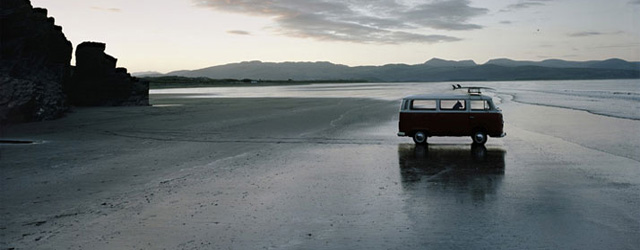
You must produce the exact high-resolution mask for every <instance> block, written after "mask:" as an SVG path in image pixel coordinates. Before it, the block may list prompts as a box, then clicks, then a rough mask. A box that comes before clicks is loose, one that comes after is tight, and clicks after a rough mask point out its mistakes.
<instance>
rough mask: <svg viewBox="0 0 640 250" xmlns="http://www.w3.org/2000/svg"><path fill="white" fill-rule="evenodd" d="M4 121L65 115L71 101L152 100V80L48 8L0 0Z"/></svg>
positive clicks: (19, 0) (123, 102) (140, 102)
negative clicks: (71, 36)
mask: <svg viewBox="0 0 640 250" xmlns="http://www.w3.org/2000/svg"><path fill="white" fill-rule="evenodd" d="M0 25H1V27H0V28H1V29H0V31H1V32H2V33H1V36H0V39H1V40H0V123H15V122H28V121H42V120H49V119H55V118H58V117H61V116H62V115H63V114H64V112H65V111H67V110H68V107H69V105H82V106H101V105H149V85H148V83H147V82H142V81H140V80H138V79H137V78H135V77H131V75H130V74H129V73H127V70H126V69H125V68H116V62H117V59H115V58H114V57H112V56H109V55H107V54H105V53H104V50H105V46H106V45H105V44H104V43H93V42H85V43H82V44H80V45H79V46H78V48H77V49H76V64H77V67H76V68H75V70H74V69H72V67H71V65H70V61H71V55H72V54H71V53H72V51H73V48H72V45H71V42H70V41H68V40H67V39H66V37H65V35H64V34H63V33H62V27H60V26H56V25H55V21H54V19H53V18H52V17H47V10H46V9H41V8H33V6H31V3H30V1H29V0H2V1H0Z"/></svg>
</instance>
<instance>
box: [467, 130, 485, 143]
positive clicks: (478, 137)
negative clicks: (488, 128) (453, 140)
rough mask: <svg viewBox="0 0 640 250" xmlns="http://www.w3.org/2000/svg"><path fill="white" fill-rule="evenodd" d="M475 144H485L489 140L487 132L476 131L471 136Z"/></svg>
mask: <svg viewBox="0 0 640 250" xmlns="http://www.w3.org/2000/svg"><path fill="white" fill-rule="evenodd" d="M471 139H472V140H473V144H479V145H484V144H485V143H486V142H487V133H485V132H484V131H476V132H474V133H473V135H472V136H471Z"/></svg>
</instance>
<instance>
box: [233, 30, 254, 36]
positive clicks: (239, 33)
mask: <svg viewBox="0 0 640 250" xmlns="http://www.w3.org/2000/svg"><path fill="white" fill-rule="evenodd" d="M227 33H229V34H234V35H244V36H247V35H251V33H249V32H248V31H244V30H229V31H227Z"/></svg>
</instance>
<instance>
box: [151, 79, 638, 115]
mask: <svg viewBox="0 0 640 250" xmlns="http://www.w3.org/2000/svg"><path fill="white" fill-rule="evenodd" d="M452 84H460V85H462V86H484V87H491V88H494V89H495V91H490V92H485V94H487V95H492V96H494V98H495V99H496V102H497V103H500V100H501V99H504V98H510V99H511V100H512V101H516V102H520V103H527V104H534V105H541V106H552V107H560V108H567V109H573V110H583V111H587V112H590V113H593V114H597V115H604V116H610V117H617V118H623V119H631V120H640V79H626V80H584V81H578V80H573V81H513V82H428V83H422V82H411V83H348V84H342V83H341V84H331V83H328V84H311V85H295V86H269V87H236V88H229V87H214V88H178V89H156V90H151V91H150V94H152V95H154V94H155V95H160V94H181V95H184V96H185V97H186V98H257V97H274V98H276V97H278V98H282V97H291V98H345V97H348V98H376V99H383V100H400V99H401V98H402V97H404V96H407V95H413V94H433V93H456V91H458V93H463V92H459V91H463V90H455V91H454V90H453V89H452V87H451V85H452Z"/></svg>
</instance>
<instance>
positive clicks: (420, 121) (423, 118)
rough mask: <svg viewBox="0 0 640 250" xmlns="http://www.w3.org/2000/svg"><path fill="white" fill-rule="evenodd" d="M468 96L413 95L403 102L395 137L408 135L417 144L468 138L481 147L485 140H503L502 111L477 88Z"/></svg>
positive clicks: (471, 88)
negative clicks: (436, 138)
mask: <svg viewBox="0 0 640 250" xmlns="http://www.w3.org/2000/svg"><path fill="white" fill-rule="evenodd" d="M467 89H468V94H442V95H412V96H407V97H405V98H403V99H402V105H401V106H400V120H399V122H398V129H399V132H398V136H409V137H412V138H413V141H414V142H415V143H416V144H425V143H427V138H428V137H431V136H471V139H473V143H475V144H484V143H486V142H487V137H488V136H491V137H504V136H505V135H506V134H505V133H504V131H503V126H504V121H503V119H502V111H501V110H500V109H499V108H498V107H496V106H495V105H494V104H493V100H492V98H491V97H489V96H485V95H482V94H481V93H480V89H482V88H480V87H469V88H467Z"/></svg>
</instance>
